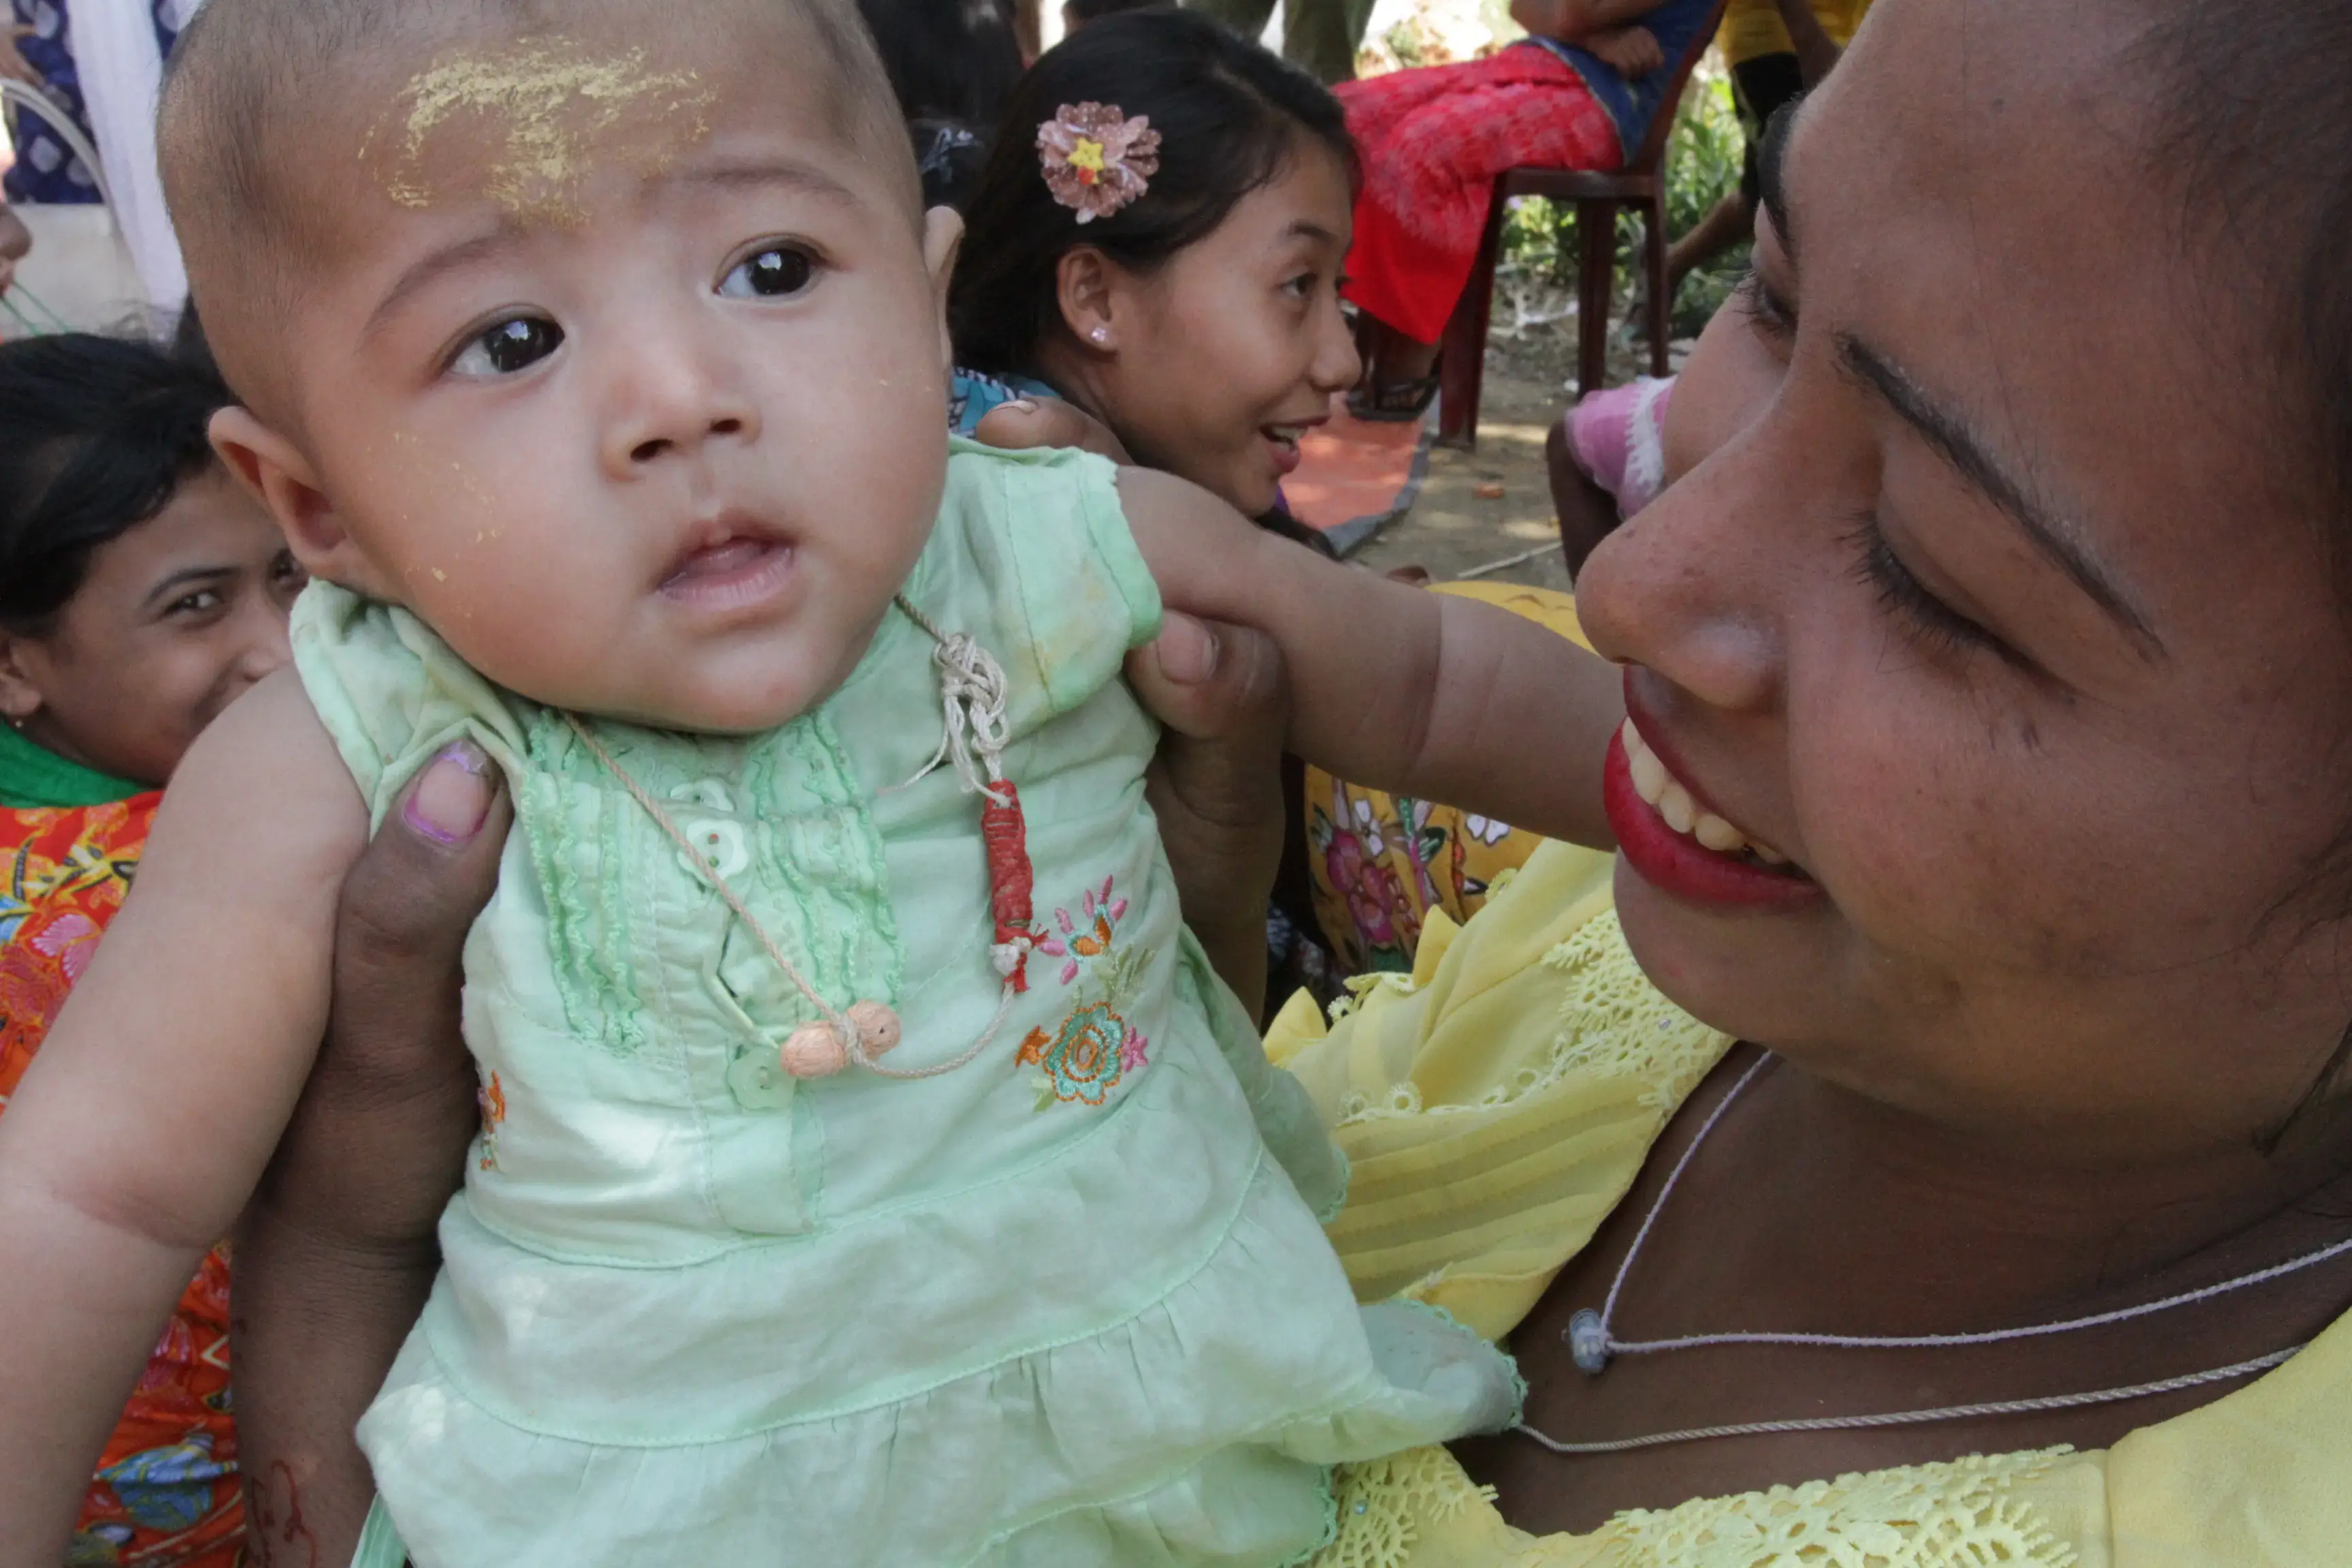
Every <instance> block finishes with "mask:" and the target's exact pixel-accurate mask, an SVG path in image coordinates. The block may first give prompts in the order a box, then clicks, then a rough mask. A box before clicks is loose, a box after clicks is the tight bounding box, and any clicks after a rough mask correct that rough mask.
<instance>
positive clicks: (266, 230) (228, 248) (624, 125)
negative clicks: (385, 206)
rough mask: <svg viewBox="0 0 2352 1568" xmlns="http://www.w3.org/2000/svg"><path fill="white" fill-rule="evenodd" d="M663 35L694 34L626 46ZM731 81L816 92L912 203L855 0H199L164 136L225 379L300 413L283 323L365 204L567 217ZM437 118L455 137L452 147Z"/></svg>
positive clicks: (183, 235) (684, 129)
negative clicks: (684, 44)
mask: <svg viewBox="0 0 2352 1568" xmlns="http://www.w3.org/2000/svg"><path fill="white" fill-rule="evenodd" d="M671 33H678V34H679V36H682V37H687V38H688V40H689V41H690V45H691V47H689V48H688V49H685V50H683V51H670V50H656V49H648V48H646V47H641V46H639V45H638V44H636V43H635V42H633V40H634V39H635V38H643V37H661V36H664V35H667V34H671ZM673 55H678V56H679V57H680V58H672V56H673ZM684 55H691V56H692V57H693V58H694V59H695V60H697V61H718V62H721V63H719V65H718V66H717V67H716V68H702V69H698V68H696V67H695V66H694V65H692V64H688V63H686V62H685V60H684V58H683V56H684ZM745 81H755V82H758V83H760V84H761V87H762V88H763V89H765V90H770V91H772V92H773V93H775V94H776V95H777V97H778V99H779V100H780V101H782V100H787V99H798V100H800V102H801V105H802V106H803V107H811V108H814V109H817V110H820V116H819V118H821V121H822V122H823V124H824V126H825V127H826V128H827V130H828V132H830V134H832V135H834V136H835V137H836V138H838V139H839V140H840V141H841V142H844V143H845V144H847V145H850V146H853V147H855V148H856V149H857V150H858V152H859V153H860V155H861V158H862V160H863V161H866V162H867V163H870V164H872V165H873V166H874V167H875V168H876V169H877V172H878V173H879V174H880V175H881V177H882V178H883V179H884V180H885V181H886V182H887V184H889V185H890V186H891V187H892V188H893V189H894V190H895V191H896V192H898V193H899V194H901V195H903V197H904V200H905V201H906V203H907V205H908V210H909V214H910V216H919V207H920V197H919V184H918V183H917V180H916V176H915V172H914V168H913V164H912V160H911V156H910V154H909V152H908V142H907V138H906V134H905V131H904V128H903V126H902V124H901V122H900V121H899V118H898V107H897V103H896V100H895V99H894V98H893V97H892V95H891V91H890V86H889V81H888V79H887V76H886V75H885V74H884V71H883V68H882V65H881V62H880V60H879V58H877V55H876V53H875V50H874V46H873V43H872V41H871V39H870V38H869V37H867V35H866V29H865V26H864V24H863V23H862V22H861V21H860V20H859V17H858V16H857V13H856V7H855V5H854V4H853V3H852V0H694V3H693V4H691V5H686V4H669V5H660V4H656V5H650V6H649V5H645V4H643V3H642V0H635V3H630V4H624V3H623V0H333V3H332V4H321V3H320V0H211V3H210V4H209V5H206V6H205V9H204V10H203V11H202V12H201V13H199V15H198V16H197V17H196V19H195V20H194V23H193V24H192V25H191V26H190V27H189V28H188V30H187V32H186V33H185V34H184V35H183V37H182V38H181V40H180V43H179V45H178V47H177V48H176V49H175V51H174V54H173V66H172V71H171V75H170V78H169V79H168V80H167V81H166V83H165V86H164V91H163V107H162V112H161V129H160V142H161V150H162V159H163V180H164V187H165V191H166V194H167V195H168V196H169V198H170V202H171V208H172V216H173V223H174V226H176V228H177V229H178V231H179V237H180V241H181V245H182V247H183V249H184V253H185V255H186V258H187V265H188V276H189V281H190V287H191V289H192V291H193V293H194V296H195V300H196V302H197V304H198V306H199V308H200V309H201V310H202V313H203V316H204V320H205V329H206V332H207V335H208V337H209V339H210V341H211V343H212V346H213V349H214V351H215V354H216V355H217V357H218V358H219V360H220V363H221V365H222V368H223V370H224V371H225V372H226V374H227V375H228V377H229V380H230V383H231V384H232V385H233V386H234V387H236V390H237V392H238V394H239V395H240V396H241V397H243V398H244V399H245V400H246V401H247V403H248V404H249V405H255V406H257V407H258V408H261V409H263V410H265V411H266V412H265V416H266V417H268V418H269V419H271V420H272V421H273V422H278V423H281V424H282V425H283V426H285V427H287V428H289V430H293V429H297V428H299V424H300V420H299V411H297V410H296V409H295V408H293V407H292V406H291V400H292V394H291V389H290V387H289V386H288V385H287V384H286V381H285V378H284V377H283V376H282V375H281V374H279V372H278V366H279V363H280V361H281V357H282V340H281V338H280V336H279V333H280V332H281V331H282V330H283V325H282V324H283V323H284V322H285V321H287V320H288V319H289V317H291V316H292V315H293V314H294V313H295V312H296V310H298V308H299V304H300V302H301V300H302V297H303V294H304V291H305V289H306V287H307V286H308V285H309V284H310V282H311V281H312V280H314V279H315V278H316V277H317V276H318V274H319V272H320V269H321V268H330V267H331V266H333V265H334V264H335V263H336V262H337V261H338V260H339V259H341V258H343V257H344V256H345V255H346V254H347V250H348V247H349V246H350V244H351V242H352V237H353V233H354V230H355V229H356V227H357V226H358V225H357V222H356V216H357V215H358V214H359V213H360V212H361V211H362V208H361V206H360V205H359V204H362V203H374V204H378V205H381V204H382V203H383V202H385V201H387V200H389V201H390V202H393V203H394V204H397V205H403V206H409V207H418V208H422V207H425V206H429V205H431V204H432V203H433V201H434V200H435V199H436V195H437V194H439V193H440V192H442V191H443V190H444V189H445V188H455V187H456V186H457V185H460V184H462V185H463V186H464V187H465V188H466V189H467V193H468V194H473V195H486V196H488V198H489V199H491V200H493V201H495V202H497V203H498V204H499V206H500V207H501V208H502V209H503V210H504V211H505V212H506V214H507V216H509V217H511V218H513V219H514V220H515V221H517V222H520V223H526V224H529V223H556V224H561V223H562V222H563V221H565V216H566V211H567V204H568V203H569V202H570V201H571V199H572V196H571V193H572V190H573V189H574V188H575V187H576V186H577V184H579V182H581V181H582V180H583V179H584V178H585V177H586V176H587V174H589V173H590V172H591V171H592V170H593V169H594V168H597V167H602V166H604V165H605V164H606V163H607V162H608V161H609V160H613V159H621V160H627V161H632V162H635V163H640V164H642V165H643V172H645V173H646V174H653V173H656V172H658V169H659V167H660V165H661V163H663V162H664V161H665V159H666V157H667V153H665V152H664V151H663V149H664V148H666V147H669V146H674V145H675V144H676V143H677V139H678V138H679V137H681V136H691V135H695V134H698V133H699V132H700V130H701V128H702V121H701V119H700V117H701V116H702V115H704V114H705V113H706V112H707V111H708V110H709V108H710V106H711V105H712V103H714V102H715V101H716V100H718V98H719V94H720V92H721V90H722V89H726V88H732V87H737V86H740V84H741V83H743V82H745ZM436 132H450V133H454V134H457V135H462V136H465V137H467V138H468V140H467V142H466V143H465V149H464V153H462V154H460V155H454V156H453V155H451V154H450V153H447V151H446V148H444V147H442V146H440V145H437V144H436ZM458 164H462V165H465V166H463V167H453V165H458Z"/></svg>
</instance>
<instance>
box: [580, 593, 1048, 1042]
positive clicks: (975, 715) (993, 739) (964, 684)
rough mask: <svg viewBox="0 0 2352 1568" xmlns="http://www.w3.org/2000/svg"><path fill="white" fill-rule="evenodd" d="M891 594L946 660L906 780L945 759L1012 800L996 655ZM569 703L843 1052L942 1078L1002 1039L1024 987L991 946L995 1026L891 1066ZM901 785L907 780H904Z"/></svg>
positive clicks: (981, 789)
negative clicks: (932, 716)
mask: <svg viewBox="0 0 2352 1568" xmlns="http://www.w3.org/2000/svg"><path fill="white" fill-rule="evenodd" d="M891 602H892V603H894V604H895V605H898V608H899V610H900V611H901V612H903V613H904V614H905V615H906V616H907V618H908V619H909V620H911V621H913V622H914V623H915V625H916V626H919V627H921V628H922V630H923V631H924V632H925V633H927V634H928V635H929V637H930V638H931V640H932V642H933V643H934V644H935V645H936V646H935V647H934V648H933V649H932V660H933V662H934V663H935V664H937V665H938V666H939V668H940V689H941V703H942V706H943V708H944V710H945V732H944V733H943V735H942V736H941V738H940V750H939V751H938V752H936V753H934V755H933V756H932V759H931V761H930V762H929V763H926V764H925V765H924V767H923V768H922V769H921V771H920V772H919V773H916V774H915V776H914V778H911V779H908V781H907V784H913V783H914V782H915V781H916V780H917V779H920V778H921V777H923V776H924V774H926V773H930V772H931V771H932V770H933V769H935V768H937V767H938V766H939V765H940V763H941V762H942V761H948V762H952V763H953V764H954V766H955V770H956V774H957V777H958V779H959V780H960V781H961V783H962V784H963V785H964V787H965V788H966V789H967V790H968V791H970V792H971V793H972V794H975V795H981V796H982V797H983V798H984V799H986V800H987V801H989V802H990V803H991V804H992V805H996V806H999V807H1003V806H1006V805H1010V804H1011V803H1012V800H1013V795H1012V786H1011V785H1009V784H1005V783H1004V771H1003V763H1002V762H1001V761H1000V760H999V758H1000V754H1001V753H1002V752H1003V748H1004V744H1005V739H1006V737H1005V731H1004V700H1005V691H1004V673H1003V670H1002V669H1001V668H998V667H997V665H996V662H995V661H994V660H993V659H992V658H989V656H988V654H987V651H986V650H985V649H983V648H982V647H981V646H980V644H979V643H978V642H977V641H976V640H974V639H973V638H972V637H969V636H967V635H965V634H962V633H956V634H954V635H950V634H948V633H945V632H942V631H941V630H940V628H939V627H938V626H936V625H935V624H933V622H932V621H931V618H930V617H929V616H926V615H925V614H923V612H922V611H921V610H919V609H918V608H916V606H915V605H914V604H913V603H912V602H910V601H909V600H908V598H907V597H906V595H903V594H901V595H893V597H892V601H891ZM562 713H563V721H564V722H565V723H566V724H569V725H570V726H571V727H572V733H573V734H574V735H575V736H577V737H579V740H580V743H581V744H582V745H583V746H585V747H586V748H587V749H588V751H589V752H590V754H591V755H593V757H595V759H596V761H597V762H598V763H601V764H603V766H604V771H605V772H606V773H610V774H612V775H613V777H614V780H615V781H617V782H618V783H619V784H620V785H621V787H622V789H624V790H625V791H626V792H627V794H628V795H629V797H630V798H631V799H632V800H634V801H635V802H636V803H637V805H639V806H640V807H641V808H643V809H644V811H645V813H646V816H649V817H651V818H652V819H653V822H654V825H655V826H656V827H658V828H660V829H661V831H662V833H663V835H664V836H665V837H667V838H668V839H669V841H670V842H671V843H673V844H675V845H676V846H677V848H678V851H679V853H681V854H682V855H684V856H685V857H686V858H687V861H688V864H690V865H692V866H693V867H694V868H696V869H697V870H698V872H699V873H700V874H701V876H702V879H703V880H704V881H706V882H707V883H709V886H710V889H711V890H712V891H714V892H716V893H717V894H718V895H719V899H720V900H721V901H723V902H724V903H725V904H726V906H727V909H728V910H729V912H730V913H731V914H733V915H734V917H735V918H736V919H737V920H739V921H741V922H742V923H743V929H744V930H746V931H750V932H751V936H752V938H753V940H755V941H756V942H759V944H760V946H761V949H762V950H763V951H764V952H766V953H767V955H768V957H769V959H770V961H771V962H772V963H774V964H775V966H776V967H777V968H778V969H780V970H782V972H783V974H784V978H786V979H787V980H790V981H791V982H792V983H793V989H795V990H797V991H798V992H799V993H800V994H801V995H802V997H803V999H805V1000H806V1001H807V1003H808V1005H810V1006H812V1007H814V1008H815V1009H816V1011H817V1014H818V1016H820V1017H821V1018H823V1019H824V1024H825V1026H826V1027H828V1028H830V1029H831V1030H832V1031H833V1034H834V1037H835V1039H836V1040H838V1041H839V1042H840V1044H841V1047H842V1050H843V1052H844V1053H845V1055H846V1057H847V1058H848V1059H849V1060H850V1061H852V1062H855V1063H856V1065H857V1066H859V1067H861V1068H865V1069H866V1071H868V1072H871V1073H874V1074H876V1075H877V1076H878V1077H881V1078H887V1079H899V1080H901V1081H912V1080H915V1079H929V1078H940V1077H942V1076H944V1075H946V1074H948V1073H951V1072H954V1071H956V1070H957V1069H959V1068H965V1067H969V1066H970V1065H971V1063H972V1062H974V1061H976V1060H978V1059H979V1058H980V1057H981V1055H982V1053H984V1052H985V1051H986V1050H987V1049H988V1047H990V1046H992V1045H993V1044H995V1042H996V1037H997V1035H998V1034H999V1033H1000V1032H1002V1031H1003V1027H1004V1024H1005V1020H1006V1019H1007V1018H1009V1017H1010V1016H1012V1013H1013V997H1014V996H1015V995H1016V994H1018V990H1019V987H1018V986H1017V985H1016V984H1014V982H1013V979H1012V977H1011V975H1010V973H1006V972H1007V971H1008V970H1009V969H1010V967H1011V964H1010V963H1008V961H1007V955H1005V954H1003V953H1002V952H998V951H997V950H995V949H992V950H991V957H992V960H993V961H995V962H996V963H997V964H998V967H999V971H1000V973H1002V974H1003V984H1000V985H999V987H998V990H997V1001H996V1012H995V1014H994V1016H992V1017H991V1018H990V1019H989V1021H988V1026H987V1027H986V1028H985V1029H983V1030H982V1031H981V1034H980V1037H979V1038H978V1039H976V1040H974V1041H973V1042H972V1043H971V1045H970V1046H969V1047H966V1048H965V1049H964V1050H963V1051H961V1053H959V1054H958V1055H956V1056H954V1057H952V1058H949V1059H948V1060H946V1061H942V1062H936V1063H934V1064H932V1065H931V1066H929V1067H923V1068H894V1067H887V1066H885V1065H884V1064H883V1063H882V1062H881V1061H880V1060H878V1059H877V1058H876V1057H875V1055H874V1054H873V1053H872V1052H869V1051H868V1050H866V1047H865V1044H864V1041H863V1039H862V1038H861V1036H860V1032H859V1030H858V1028H857V1026H856V1024H855V1023H853V1022H852V1021H851V1019H850V1017H849V1015H848V1012H847V1011H846V1010H845V1009H844V1008H840V1007H836V1006H835V1005H833V1004H832V1003H831V1002H828V1001H827V1000H825V998H824V995H823V994H821V993H820V992H819V991H818V990H817V988H816V987H815V986H814V985H812V984H809V981H808V978H807V976H805V975H803V973H801V971H800V966H799V965H797V964H795V963H793V961H792V959H791V957H790V956H789V955H788V954H786V953H785V952H784V950H783V946H782V943H780V942H777V941H776V939H775V938H774V937H772V936H771V935H770V934H769V933H768V928H767V927H766V926H765V925H763V924H761V921H760V919H759V917H758V916H756V915H754V914H753V913H752V912H751V908H750V906H748V905H746V904H745V903H744V902H743V900H742V899H741V898H740V897H739V896H738V895H737V893H736V891H735V889H733V888H731V887H730V886H728V883H727V879H726V878H724V877H722V876H720V875H719V873H718V871H717V870H716V869H715V868H712V867H711V866H710V865H709V862H708V861H707V860H705V859H704V858H703V857H702V856H701V855H700V854H699V853H698V851H697V850H696V849H695V847H694V844H693V841H692V840H690V839H688V837H687V836H686V834H685V833H684V832H683V831H682V830H681V829H680V828H679V827H678V826H677V823H676V822H675V821H673V820H672V819H671V817H670V815H669V812H668V811H667V809H666V808H665V807H664V806H663V805H662V804H661V802H659V801H657V800H656V799H655V798H654V797H653V795H652V792H650V791H649V790H647V789H646V787H645V785H643V784H639V783H638V782H637V781H636V779H635V777H634V776H632V775H631V774H630V773H629V771H628V770H627V769H626V768H624V767H623V766H621V763H620V761H619V759H617V758H615V757H614V755H613V753H612V752H610V751H609V750H607V749H606V748H605V746H604V742H601V741H599V740H597V739H596V736H595V734H594V733H593V731H591V730H590V729H589V728H588V726H587V724H586V723H585V722H583V721H582V720H581V718H580V716H579V715H578V714H576V713H573V712H572V711H570V710H562ZM991 784H994V785H997V786H998V787H997V788H995V789H992V788H990V787H989V786H990V785H991ZM898 787H900V788H904V787H906V786H905V785H903V784H902V785H900V786H898ZM1019 956H1020V954H1018V953H1015V954H1012V955H1011V957H1012V958H1014V959H1017V958H1018V957H1019Z"/></svg>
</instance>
